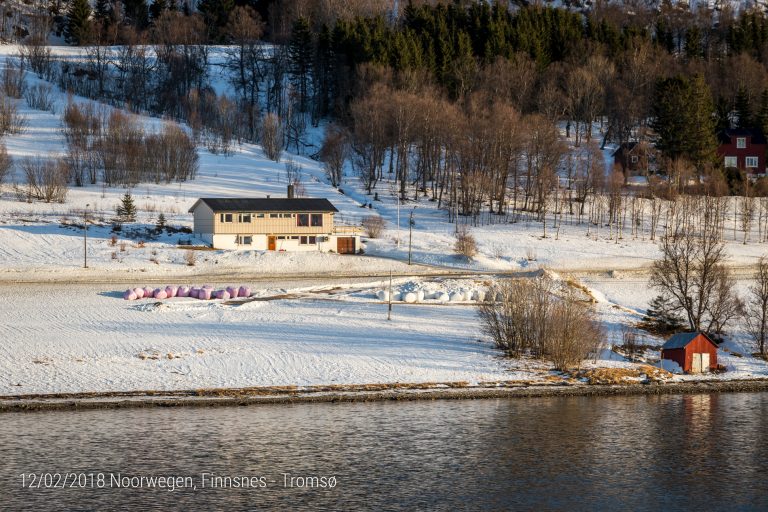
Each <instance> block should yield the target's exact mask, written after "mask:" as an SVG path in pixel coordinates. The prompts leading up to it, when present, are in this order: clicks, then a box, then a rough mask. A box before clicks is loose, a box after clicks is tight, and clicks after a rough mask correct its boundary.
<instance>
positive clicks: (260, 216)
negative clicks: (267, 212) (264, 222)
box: [256, 213, 264, 219]
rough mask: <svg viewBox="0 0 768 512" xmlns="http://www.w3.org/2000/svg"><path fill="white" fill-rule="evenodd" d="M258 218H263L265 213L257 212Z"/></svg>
mask: <svg viewBox="0 0 768 512" xmlns="http://www.w3.org/2000/svg"><path fill="white" fill-rule="evenodd" d="M256 218H257V219H263V218H264V214H263V213H257V214H256Z"/></svg>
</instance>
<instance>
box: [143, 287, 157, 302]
mask: <svg viewBox="0 0 768 512" xmlns="http://www.w3.org/2000/svg"><path fill="white" fill-rule="evenodd" d="M154 294H155V291H154V290H153V289H152V288H150V287H149V286H146V287H145V288H144V298H145V299H151V298H152V296H153V295H154Z"/></svg>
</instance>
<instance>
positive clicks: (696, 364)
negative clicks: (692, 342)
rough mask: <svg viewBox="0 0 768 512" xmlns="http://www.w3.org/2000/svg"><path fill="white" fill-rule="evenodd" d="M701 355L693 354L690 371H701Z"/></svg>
mask: <svg viewBox="0 0 768 512" xmlns="http://www.w3.org/2000/svg"><path fill="white" fill-rule="evenodd" d="M701 356H702V354H693V365H692V366H691V373H701ZM707 358H709V354H707Z"/></svg>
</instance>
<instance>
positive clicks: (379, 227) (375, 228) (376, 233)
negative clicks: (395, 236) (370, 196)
mask: <svg viewBox="0 0 768 512" xmlns="http://www.w3.org/2000/svg"><path fill="white" fill-rule="evenodd" d="M386 225H387V223H386V221H385V220H384V219H382V218H381V217H379V216H378V215H369V216H367V217H365V218H364V219H363V221H362V226H363V229H365V232H366V233H368V236H369V237H370V238H379V237H380V236H381V234H382V233H383V232H384V228H385V227H386Z"/></svg>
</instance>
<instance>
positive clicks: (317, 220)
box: [310, 213, 323, 227]
mask: <svg viewBox="0 0 768 512" xmlns="http://www.w3.org/2000/svg"><path fill="white" fill-rule="evenodd" d="M310 220H311V223H310V226H314V227H323V215H322V214H321V213H313V214H312V216H311V218H310Z"/></svg>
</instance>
